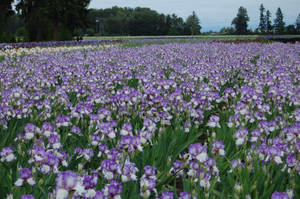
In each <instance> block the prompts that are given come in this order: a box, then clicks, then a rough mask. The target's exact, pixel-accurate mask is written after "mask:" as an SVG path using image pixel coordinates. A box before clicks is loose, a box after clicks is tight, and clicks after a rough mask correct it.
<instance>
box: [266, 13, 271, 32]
mask: <svg viewBox="0 0 300 199" xmlns="http://www.w3.org/2000/svg"><path fill="white" fill-rule="evenodd" d="M266 31H267V33H269V34H270V33H271V32H272V22H271V12H270V11H269V10H267V13H266Z"/></svg>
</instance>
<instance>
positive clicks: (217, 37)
mask: <svg viewBox="0 0 300 199" xmlns="http://www.w3.org/2000/svg"><path fill="white" fill-rule="evenodd" d="M283 36H284V37H288V38H294V37H296V38H300V35H283ZM260 37H264V35H194V36H191V35H183V36H182V35H174V36H87V37H83V39H84V40H133V39H158V38H162V39H164V38H165V39H172V38H174V39H175V38H176V39H177V38H179V39H180V38H182V39H197V40H231V39H255V38H260Z"/></svg>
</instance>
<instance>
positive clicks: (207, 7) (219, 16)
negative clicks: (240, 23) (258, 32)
mask: <svg viewBox="0 0 300 199" xmlns="http://www.w3.org/2000/svg"><path fill="white" fill-rule="evenodd" d="M261 3H263V5H264V7H265V9H266V10H270V12H271V19H272V22H273V20H274V18H275V13H276V10H277V8H278V7H280V8H281V11H282V13H283V15H284V21H285V23H286V24H295V22H296V18H297V16H298V15H299V14H300V0H91V3H90V5H89V8H98V9H100V8H111V7H113V6H118V7H130V8H135V7H147V8H151V9H153V10H156V11H157V12H159V13H164V14H173V13H175V14H176V15H178V16H180V17H182V18H183V19H186V18H187V17H188V16H189V15H191V14H192V12H193V11H195V12H196V14H197V15H198V17H199V19H200V22H201V24H200V25H201V26H202V29H201V32H207V31H210V30H212V31H219V30H220V29H221V28H222V27H228V26H231V21H232V19H233V18H234V17H235V16H236V14H237V11H238V8H239V7H240V6H243V7H245V8H246V9H247V12H248V16H249V17H250V21H249V23H248V25H249V28H251V29H255V28H257V26H258V23H259V7H260V4H261Z"/></svg>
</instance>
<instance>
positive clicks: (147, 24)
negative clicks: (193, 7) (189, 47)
mask: <svg viewBox="0 0 300 199" xmlns="http://www.w3.org/2000/svg"><path fill="white" fill-rule="evenodd" d="M89 3H90V0H68V1H61V0H1V3H0V9H1V12H0V42H14V41H16V40H17V41H18V40H22V41H50V40H71V39H73V38H74V36H79V35H81V36H82V35H90V36H93V35H103V36H121V35H134V36H135V35H198V34H201V28H202V27H201V25H200V20H199V18H198V16H197V14H196V13H195V12H192V13H191V15H190V16H188V17H187V19H186V20H184V19H183V18H182V17H179V16H177V15H176V14H167V15H166V14H162V13H158V12H157V11H155V10H152V9H150V8H141V7H137V8H127V7H125V8H121V7H117V6H114V7H112V8H107V9H88V5H89ZM13 4H14V5H15V8H13V6H12V5H13ZM259 14H260V22H259V24H258V28H257V29H256V30H255V31H250V30H249V29H248V22H249V20H250V18H249V16H248V14H247V9H246V8H244V7H240V8H239V9H238V13H237V16H236V17H235V18H234V19H233V20H232V25H233V26H232V27H225V28H222V29H221V31H220V32H219V33H220V34H252V33H254V34H296V33H300V14H299V15H298V17H297V19H296V23H295V24H291V25H287V26H286V25H285V22H284V15H283V13H282V11H281V9H280V8H278V9H277V12H276V15H275V19H274V20H273V23H272V19H271V17H272V16H271V12H270V11H269V10H266V9H265V8H264V6H263V4H261V6H260V9H259Z"/></svg>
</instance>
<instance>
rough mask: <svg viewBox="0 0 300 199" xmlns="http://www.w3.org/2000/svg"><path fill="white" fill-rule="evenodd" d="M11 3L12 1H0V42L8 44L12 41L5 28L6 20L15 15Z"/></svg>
mask: <svg viewBox="0 0 300 199" xmlns="http://www.w3.org/2000/svg"><path fill="white" fill-rule="evenodd" d="M13 2H14V0H1V3H0V42H10V41H12V40H14V38H13V36H12V35H11V34H10V33H9V30H8V28H7V27H8V26H7V22H8V19H9V18H10V16H12V15H14V13H15V12H14V11H13V10H12V6H11V4H12V3H13Z"/></svg>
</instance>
